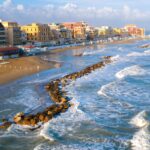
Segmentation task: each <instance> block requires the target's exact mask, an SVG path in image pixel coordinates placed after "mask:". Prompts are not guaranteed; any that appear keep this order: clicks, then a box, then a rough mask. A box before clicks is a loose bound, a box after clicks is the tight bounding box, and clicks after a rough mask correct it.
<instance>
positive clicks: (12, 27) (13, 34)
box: [2, 22, 22, 46]
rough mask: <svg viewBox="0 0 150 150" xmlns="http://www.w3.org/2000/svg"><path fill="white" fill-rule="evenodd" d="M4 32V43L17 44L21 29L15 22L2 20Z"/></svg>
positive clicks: (19, 39)
mask: <svg viewBox="0 0 150 150" xmlns="http://www.w3.org/2000/svg"><path fill="white" fill-rule="evenodd" d="M2 24H3V26H4V27H5V32H6V43H7V44H8V45H11V46H13V45H19V44H22V41H21V30H20V27H19V26H18V23H17V22H2Z"/></svg>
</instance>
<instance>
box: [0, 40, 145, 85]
mask: <svg viewBox="0 0 150 150" xmlns="http://www.w3.org/2000/svg"><path fill="white" fill-rule="evenodd" d="M137 40H142V38H136V39H127V40H122V41H113V42H108V43H99V44H98V45H101V47H102V48H103V47H104V46H105V45H108V44H128V43H134V42H135V41H137ZM89 46H90V47H93V46H94V45H88V46H87V45H81V46H72V47H65V48H58V49H54V50H51V51H48V52H46V53H45V54H51V53H60V52H64V51H67V50H71V49H75V50H80V49H82V48H85V47H89ZM5 62H6V63H5ZM59 66H60V64H59V63H57V62H53V61H49V62H47V61H45V60H43V59H41V57H40V56H28V57H21V58H17V59H9V60H5V61H4V64H3V62H0V85H3V84H6V83H9V82H12V81H15V80H17V79H20V78H22V77H25V76H28V75H32V74H35V73H38V72H41V71H44V70H48V69H51V68H55V67H59Z"/></svg>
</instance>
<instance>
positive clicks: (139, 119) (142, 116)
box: [130, 111, 149, 128]
mask: <svg viewBox="0 0 150 150" xmlns="http://www.w3.org/2000/svg"><path fill="white" fill-rule="evenodd" d="M146 117H147V113H146V111H142V112H140V113H138V114H137V115H136V116H135V117H134V118H132V120H131V121H130V123H131V124H132V125H134V126H136V127H139V128H142V127H144V126H147V125H148V124H149V121H147V120H146Z"/></svg>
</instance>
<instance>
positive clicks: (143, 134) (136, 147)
mask: <svg viewBox="0 0 150 150" xmlns="http://www.w3.org/2000/svg"><path fill="white" fill-rule="evenodd" d="M131 146H132V147H131V149H132V150H150V131H149V129H148V128H147V127H144V128H142V129H141V130H140V131H138V132H137V133H135V135H134V136H133V138H132V140H131Z"/></svg>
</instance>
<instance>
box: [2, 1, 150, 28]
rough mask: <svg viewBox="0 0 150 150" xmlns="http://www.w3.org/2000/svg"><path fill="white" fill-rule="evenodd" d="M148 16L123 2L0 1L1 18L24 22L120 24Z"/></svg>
mask: <svg viewBox="0 0 150 150" xmlns="http://www.w3.org/2000/svg"><path fill="white" fill-rule="evenodd" d="M89 1H90V0H89ZM74 2H75V1H74ZM8 10H9V11H8ZM10 14H11V15H10ZM149 16H150V11H140V10H138V9H133V8H132V9H131V7H129V6H128V5H124V6H122V8H113V7H108V6H107V7H101V8H98V7H95V6H88V7H83V6H81V5H77V4H76V3H73V2H72V3H70V2H68V3H66V4H63V5H59V6H58V5H55V4H52V3H51V2H49V3H48V4H47V5H41V6H29V5H28V6H24V5H23V4H14V3H13V2H12V0H5V1H4V2H3V3H2V4H0V18H2V19H5V20H7V19H8V20H17V21H18V22H19V23H24V24H25V23H30V22H43V23H48V22H63V21H81V20H83V21H87V22H89V23H90V24H94V25H105V24H108V25H114V26H121V25H123V24H125V23H139V24H140V25H145V24H149V23H150V19H149Z"/></svg>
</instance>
